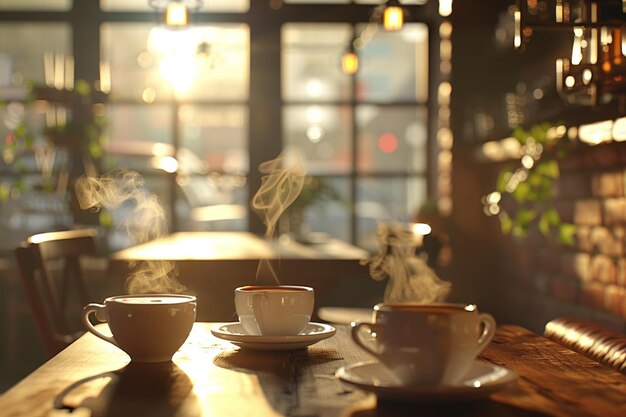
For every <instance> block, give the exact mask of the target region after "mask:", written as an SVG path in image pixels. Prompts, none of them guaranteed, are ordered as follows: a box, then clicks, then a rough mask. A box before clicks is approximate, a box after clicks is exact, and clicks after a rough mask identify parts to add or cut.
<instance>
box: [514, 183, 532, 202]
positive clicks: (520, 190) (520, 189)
mask: <svg viewBox="0 0 626 417" xmlns="http://www.w3.org/2000/svg"><path fill="white" fill-rule="evenodd" d="M528 193H530V185H529V184H528V183H526V182H520V183H519V185H518V186H517V188H516V189H515V191H513V192H512V193H511V195H512V196H513V198H514V199H515V201H517V202H518V203H522V202H524V201H526V199H527V198H528Z"/></svg>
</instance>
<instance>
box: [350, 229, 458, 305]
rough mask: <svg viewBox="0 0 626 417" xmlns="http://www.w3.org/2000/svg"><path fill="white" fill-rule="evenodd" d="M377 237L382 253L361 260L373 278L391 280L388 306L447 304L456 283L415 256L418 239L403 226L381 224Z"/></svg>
mask: <svg viewBox="0 0 626 417" xmlns="http://www.w3.org/2000/svg"><path fill="white" fill-rule="evenodd" d="M377 238H378V241H379V244H380V250H379V252H378V253H377V254H374V255H373V256H372V257H371V258H369V259H366V260H363V261H361V264H363V265H367V264H369V271H370V275H371V277H372V278H373V279H375V280H377V281H382V280H383V279H385V278H388V279H389V282H388V283H387V287H386V288H385V295H384V301H385V303H431V302H436V301H443V299H444V298H445V297H446V296H447V295H448V293H449V292H450V290H451V288H452V284H451V283H449V282H447V281H443V280H441V279H440V278H439V277H438V276H437V275H436V274H435V272H434V271H433V270H432V269H431V268H430V267H429V266H428V265H427V264H426V262H425V261H424V260H423V259H422V258H420V257H419V256H418V255H416V254H415V249H416V246H417V242H418V241H417V239H416V238H415V235H414V233H413V232H412V231H410V230H407V229H405V228H404V227H403V226H402V225H400V224H381V225H379V226H378V231H377Z"/></svg>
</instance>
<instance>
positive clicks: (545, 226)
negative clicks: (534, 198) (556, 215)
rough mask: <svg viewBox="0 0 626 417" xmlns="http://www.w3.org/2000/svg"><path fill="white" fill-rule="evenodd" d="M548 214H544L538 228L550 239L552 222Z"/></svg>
mask: <svg viewBox="0 0 626 417" xmlns="http://www.w3.org/2000/svg"><path fill="white" fill-rule="evenodd" d="M546 214H547V213H546V212H544V213H543V214H542V215H541V217H540V218H539V222H538V223H537V227H538V228H539V231H540V232H541V234H542V235H544V236H546V237H548V236H549V235H550V221H549V220H548V216H546Z"/></svg>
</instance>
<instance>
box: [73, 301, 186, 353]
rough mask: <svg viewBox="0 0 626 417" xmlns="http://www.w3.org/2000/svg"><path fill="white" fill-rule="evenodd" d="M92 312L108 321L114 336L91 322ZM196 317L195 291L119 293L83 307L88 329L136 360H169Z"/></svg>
mask: <svg viewBox="0 0 626 417" xmlns="http://www.w3.org/2000/svg"><path fill="white" fill-rule="evenodd" d="M92 313H95V315H96V318H97V319H98V320H100V321H106V322H107V323H108V325H109V328H110V329H111V334H112V336H107V335H105V334H103V333H101V332H100V331H99V330H98V329H96V328H95V327H94V326H93V325H92V324H91V322H90V321H89V315H90V314H92ZM195 319H196V297H195V296H192V295H178V294H141V295H120V296H115V297H110V298H107V299H106V300H104V304H88V305H86V306H85V307H84V308H83V324H84V325H85V327H86V328H87V330H88V331H90V332H91V333H93V334H94V335H96V336H98V337H99V338H100V339H102V340H105V341H107V342H109V343H112V344H114V345H115V346H117V347H119V348H120V349H122V350H123V351H124V352H126V353H127V354H128V355H129V356H130V358H131V360H132V361H133V362H167V361H170V360H171V359H172V356H173V355H174V353H176V351H177V350H178V348H180V347H181V346H182V345H183V343H184V342H185V340H186V339H187V336H189V332H190V331H191V327H192V326H193V323H194V321H195Z"/></svg>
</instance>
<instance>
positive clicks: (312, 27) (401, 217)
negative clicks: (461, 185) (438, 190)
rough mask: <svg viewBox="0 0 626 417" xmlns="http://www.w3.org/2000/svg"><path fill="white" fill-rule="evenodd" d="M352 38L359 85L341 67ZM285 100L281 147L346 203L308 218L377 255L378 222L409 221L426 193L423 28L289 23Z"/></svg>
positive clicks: (315, 226)
mask: <svg viewBox="0 0 626 417" xmlns="http://www.w3.org/2000/svg"><path fill="white" fill-rule="evenodd" d="M354 38H357V39H359V40H360V43H359V48H358V52H359V60H360V69H359V71H358V72H357V74H356V75H355V76H354V78H353V77H352V76H350V75H347V74H344V73H343V72H342V70H341V66H340V62H341V57H342V55H343V54H344V53H345V51H346V50H347V49H348V47H349V45H350V43H351V42H352V41H353V39H354ZM282 97H283V102H284V105H283V143H284V145H285V146H290V147H292V148H295V149H297V150H298V151H299V153H300V155H301V156H302V158H303V160H304V164H305V167H306V168H307V170H308V172H309V174H310V175H314V176H316V177H319V178H321V179H322V180H323V181H326V182H327V183H328V185H330V186H331V187H332V188H334V189H335V191H336V192H337V194H338V195H339V198H338V200H339V201H336V202H335V203H334V204H325V206H324V207H312V208H311V209H309V210H308V212H307V214H306V215H307V218H308V220H309V222H310V223H311V226H312V229H314V230H317V231H321V230H329V231H330V234H331V235H333V236H335V237H339V238H343V239H346V238H348V237H350V239H356V242H357V243H358V244H359V245H361V246H364V247H369V248H373V247H374V246H375V240H374V236H375V232H376V226H377V223H378V222H380V221H394V220H395V221H404V222H409V221H411V220H412V218H413V217H414V216H415V215H416V213H417V211H418V209H419V207H420V205H421V204H423V203H424V201H425V199H426V195H427V194H426V192H427V190H426V175H427V155H428V146H427V135H428V107H427V103H428V28H427V26H426V25H425V24H423V23H412V24H408V25H405V27H404V28H403V29H402V31H400V32H396V33H392V32H386V31H384V30H378V27H377V26H376V25H373V24H357V25H347V24H341V23H340V24H336V23H287V24H285V25H284V26H283V29H282ZM341 201H343V202H344V204H340V203H341ZM349 207H354V208H355V214H356V217H355V219H354V221H353V222H350V218H351V216H352V215H351V213H350V210H349Z"/></svg>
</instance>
